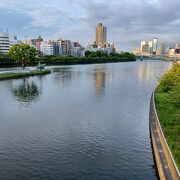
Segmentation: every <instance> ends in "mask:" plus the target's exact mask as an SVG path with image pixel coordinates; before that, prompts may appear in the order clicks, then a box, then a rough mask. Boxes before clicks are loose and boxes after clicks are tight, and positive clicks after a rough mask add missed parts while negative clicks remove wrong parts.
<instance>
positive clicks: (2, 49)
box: [0, 32, 10, 54]
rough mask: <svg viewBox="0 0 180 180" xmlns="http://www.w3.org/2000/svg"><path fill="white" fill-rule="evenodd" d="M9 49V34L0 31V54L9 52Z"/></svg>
mask: <svg viewBox="0 0 180 180" xmlns="http://www.w3.org/2000/svg"><path fill="white" fill-rule="evenodd" d="M9 49H10V45H9V34H8V33H3V32H0V54H6V53H8V52H9Z"/></svg>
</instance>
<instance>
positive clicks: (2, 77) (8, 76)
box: [0, 70, 51, 80]
mask: <svg viewBox="0 0 180 180" xmlns="http://www.w3.org/2000/svg"><path fill="white" fill-rule="evenodd" d="M50 73H51V71H50V70H43V71H38V70H33V71H30V72H22V73H21V72H20V73H3V74H0V80H6V79H17V78H22V77H28V76H35V75H44V74H50Z"/></svg>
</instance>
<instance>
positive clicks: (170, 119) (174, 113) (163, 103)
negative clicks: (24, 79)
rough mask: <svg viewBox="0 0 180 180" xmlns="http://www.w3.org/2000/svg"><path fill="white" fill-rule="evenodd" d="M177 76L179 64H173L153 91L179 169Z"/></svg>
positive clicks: (179, 73) (179, 70)
mask: <svg viewBox="0 0 180 180" xmlns="http://www.w3.org/2000/svg"><path fill="white" fill-rule="evenodd" d="M175 66H176V67H175ZM179 77H180V65H174V66H173V68H172V69H171V70H170V71H169V72H168V73H167V74H166V75H165V76H163V77H162V78H161V80H160V85H159V86H158V88H157V90H156V93H155V102H156V108H157V113H158V117H159V120H160V123H161V126H162V129H163V132H164V135H165V137H166V140H167V143H168V145H169V147H170V149H171V152H172V154H173V157H174V159H175V161H176V164H177V166H178V168H179V169H180V106H179V103H180V99H179V97H180V96H179V94H180V91H179V87H180V86H179V85H180V78H179Z"/></svg>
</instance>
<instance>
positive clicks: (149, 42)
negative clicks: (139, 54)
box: [148, 41, 153, 54]
mask: <svg viewBox="0 0 180 180" xmlns="http://www.w3.org/2000/svg"><path fill="white" fill-rule="evenodd" d="M148 45H149V52H150V54H152V51H153V42H152V41H148Z"/></svg>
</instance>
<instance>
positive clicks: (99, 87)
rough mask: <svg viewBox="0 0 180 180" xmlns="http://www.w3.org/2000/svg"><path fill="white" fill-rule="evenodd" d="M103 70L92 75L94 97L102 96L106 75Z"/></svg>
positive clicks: (100, 69)
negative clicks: (94, 90) (94, 89)
mask: <svg viewBox="0 0 180 180" xmlns="http://www.w3.org/2000/svg"><path fill="white" fill-rule="evenodd" d="M104 71H105V70H104V68H103V67H101V68H99V69H96V71H95V73H94V80H95V88H96V95H103V94H104V90H105V81H106V74H105V72H104Z"/></svg>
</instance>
